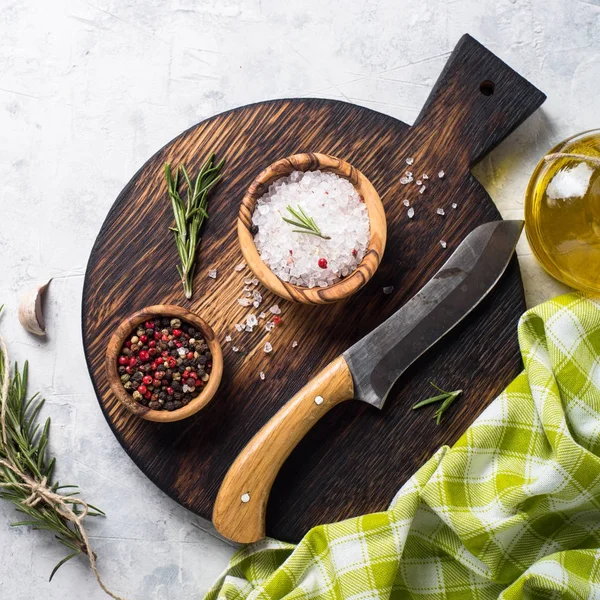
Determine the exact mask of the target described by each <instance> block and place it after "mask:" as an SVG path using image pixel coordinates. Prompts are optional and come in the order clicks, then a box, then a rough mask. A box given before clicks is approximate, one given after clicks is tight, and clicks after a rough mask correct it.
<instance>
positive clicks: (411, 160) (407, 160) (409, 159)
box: [406, 157, 415, 165]
mask: <svg viewBox="0 0 600 600" xmlns="http://www.w3.org/2000/svg"><path fill="white" fill-rule="evenodd" d="M414 162H415V159H414V158H412V157H409V158H407V159H406V164H407V165H412V164H413V163H414Z"/></svg>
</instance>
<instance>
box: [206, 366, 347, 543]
mask: <svg viewBox="0 0 600 600" xmlns="http://www.w3.org/2000/svg"><path fill="white" fill-rule="evenodd" d="M353 396H354V383H353V381H352V374H351V373H350V369H349V368H348V365H347V364H346V361H345V360H344V358H343V357H342V356H340V357H338V358H336V359H335V360H334V361H333V362H331V363H329V364H328V365H327V366H326V367H325V368H324V369H323V370H322V371H321V372H320V373H319V374H318V375H317V376H316V377H314V378H313V379H311V380H310V381H309V382H308V383H307V384H306V385H305V386H304V387H303V388H302V389H301V390H300V391H299V392H298V393H297V394H296V395H295V396H294V397H293V398H292V399H291V400H289V401H288V403H287V404H285V406H283V407H282V408H281V409H280V410H279V411H278V412H277V413H276V414H275V415H274V416H273V417H272V418H271V419H270V420H269V421H268V422H267V424H266V425H264V426H263V427H262V429H260V431H259V432H258V433H257V434H256V435H255V436H254V437H253V438H252V439H251V440H250V441H249V442H248V444H247V445H246V447H245V448H244V449H243V450H242V451H241V452H240V454H239V455H238V457H237V458H236V459H235V461H234V462H233V464H232V465H231V467H230V468H229V471H227V475H225V479H224V480H223V483H222V484H221V488H220V489H219V494H218V495H217V499H216V501H215V506H214V509H213V519H212V520H213V524H214V526H215V527H216V529H217V531H218V532H219V533H220V534H222V535H223V536H225V537H226V538H229V539H230V540H233V541H234V542H240V543H244V544H247V543H250V542H256V541H258V540H260V539H262V538H264V537H265V514H266V511H267V501H268V499H269V493H270V491H271V487H272V486H273V482H274V481H275V477H277V473H279V469H280V468H281V465H283V463H284V462H285V460H286V458H287V457H288V456H289V455H290V453H291V452H292V450H293V449H294V448H295V447H296V446H297V444H298V442H300V440H301V439H302V438H303V437H304V436H305V435H306V434H307V433H308V431H309V430H310V429H311V428H312V426H313V425H314V424H315V423H316V422H317V421H318V420H319V419H321V418H322V417H323V416H324V415H325V414H327V413H328V412H329V411H330V410H331V409H332V408H333V407H334V406H336V405H337V404H339V403H340V402H344V401H345V400H351V399H352V398H353Z"/></svg>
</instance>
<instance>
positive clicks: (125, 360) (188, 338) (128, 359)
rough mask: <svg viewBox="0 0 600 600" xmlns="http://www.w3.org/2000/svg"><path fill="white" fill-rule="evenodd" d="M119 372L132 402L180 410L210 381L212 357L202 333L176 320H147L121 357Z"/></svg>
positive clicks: (122, 351)
mask: <svg viewBox="0 0 600 600" xmlns="http://www.w3.org/2000/svg"><path fill="white" fill-rule="evenodd" d="M117 360H118V371H119V376H120V377H121V382H122V383H123V387H124V388H125V390H127V392H128V393H129V394H131V395H132V396H133V399H134V400H136V401H137V402H139V403H140V404H143V405H144V406H147V407H148V408H151V409H153V410H177V409H178V408H181V407H182V406H185V405H186V404H188V403H189V402H190V400H192V398H194V397H196V396H197V395H198V394H199V393H200V392H201V391H202V388H203V387H204V386H205V385H206V383H207V382H208V380H209V378H210V371H211V369H212V355H211V353H210V350H209V348H208V344H207V343H206V341H205V340H204V338H203V337H202V332H201V331H200V330H199V329H196V328H195V327H194V326H193V325H189V324H188V323H182V321H181V320H180V319H177V318H164V317H162V318H158V317H157V318H156V319H153V320H151V321H146V322H145V323H142V324H140V325H139V326H138V328H137V330H136V331H134V332H132V335H131V337H130V338H128V339H127V341H126V342H125V343H124V344H123V347H122V348H121V353H120V354H119V358H118V359H117Z"/></svg>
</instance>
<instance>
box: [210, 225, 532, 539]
mask: <svg viewBox="0 0 600 600" xmlns="http://www.w3.org/2000/svg"><path fill="white" fill-rule="evenodd" d="M522 228H523V222H522V221H494V222H491V223H486V224H484V225H480V226H479V227H477V228H476V229H475V230H473V231H472V232H471V233H470V234H469V235H468V236H467V237H466V238H465V239H464V240H463V242H462V243H461V244H460V245H459V247H458V248H457V249H456V251H455V252H454V253H453V254H452V256H451V257H450V258H449V259H448V261H447V262H446V263H445V264H444V266H443V267H442V268H441V269H440V270H439V271H438V272H437V273H436V274H435V275H434V276H433V278H432V279H431V280H430V281H429V282H428V283H427V284H426V285H425V286H424V287H423V288H422V289H421V290H420V291H419V292H418V293H417V294H416V296H414V297H413V298H412V299H411V300H409V301H408V302H407V303H406V304H405V305H404V306H402V307H401V308H400V309H399V310H398V311H396V312H395V313H394V314H393V315H392V316H391V317H389V318H388V319H387V320H386V321H384V322H383V323H382V324H381V325H379V326H378V327H377V328H375V329H374V330H373V331H372V332H371V333H369V334H368V335H366V336H365V337H364V338H362V339H361V340H360V341H358V342H357V343H356V344H354V345H353V346H352V347H351V348H349V349H348V350H346V351H345V352H344V353H343V354H342V355H341V356H339V357H338V358H336V359H335V360H334V361H333V362H331V363H329V365H327V366H326V367H325V368H324V369H323V370H322V371H321V372H320V373H318V374H317V375H316V377H314V378H313V379H312V380H311V381H310V382H309V383H308V384H307V385H305V386H304V387H303V388H302V389H301V390H300V391H299V392H298V393H297V394H296V395H295V396H294V397H293V398H292V399H291V400H289V401H288V403H287V404H285V405H284V406H283V407H282V408H281V409H280V410H279V411H278V412H277V413H276V414H275V415H274V416H273V417H272V418H271V419H270V420H269V421H268V422H267V424H266V425H264V426H263V427H262V428H261V429H260V431H259V432H258V433H257V434H256V435H255V436H254V437H253V438H252V439H251V440H250V442H249V443H248V444H247V445H246V447H245V448H244V449H243V450H242V451H241V453H240V454H239V455H238V457H237V458H236V459H235V461H234V462H233V464H232V465H231V467H230V469H229V471H228V472H227V474H226V475H225V478H224V480H223V482H222V484H221V488H220V489H219V493H218V495H217V499H216V501H215V505H214V509H213V523H214V525H215V527H216V529H217V531H219V533H221V534H222V535H223V536H225V537H226V538H229V539H230V540H233V541H236V542H242V543H249V542H255V541H257V540H260V539H262V538H263V537H264V536H265V513H266V508H267V501H268V498H269V493H270V491H271V487H272V485H273V482H274V481H275V477H276V476H277V473H278V472H279V469H280V468H281V466H282V465H283V463H284V462H285V460H286V458H287V457H288V456H289V455H290V453H291V452H292V450H293V449H294V448H295V447H296V445H297V444H298V442H299V441H300V440H301V439H302V438H303V437H304V436H305V435H306V433H307V432H308V431H309V430H310V429H311V427H312V426H313V425H314V424H315V423H316V422H317V421H318V420H319V419H320V418H321V417H322V416H323V415H325V414H326V413H327V412H328V411H329V410H330V409H331V408H333V407H334V406H335V405H336V404H339V403H340V402H343V401H345V400H350V399H352V398H355V399H357V400H362V401H363V402H367V403H368V404H371V405H373V406H375V407H376V408H382V407H383V405H384V403H385V400H386V398H387V396H388V394H389V392H390V390H391V388H392V386H393V385H394V383H395V382H396V380H397V379H398V378H399V377H400V375H401V374H402V373H403V372H404V371H405V370H406V369H407V368H408V367H409V366H410V365H411V364H412V363H413V362H414V361H415V360H416V359H417V358H419V356H421V355H422V354H423V353H424V352H425V351H427V350H428V349H429V348H431V346H433V345H434V344H435V343H436V342H437V341H438V340H439V339H441V338H442V337H443V336H444V335H445V334H446V333H448V331H450V330H451V329H452V328H453V327H454V326H455V325H457V324H458V323H459V322H460V321H462V320H463V319H464V317H465V316H466V315H468V314H469V313H470V312H471V311H472V310H473V309H474V308H475V307H476V306H477V305H478V304H479V303H480V302H481V300H482V299H483V298H484V297H485V296H486V295H487V294H488V292H489V291H490V290H491V289H492V288H493V287H494V285H495V284H496V283H497V281H498V280H499V279H500V277H501V276H502V273H504V271H505V269H506V267H507V265H508V263H509V261H510V259H511V257H512V255H513V252H514V249H515V246H516V244H517V240H518V239H519V236H520V234H521V230H522Z"/></svg>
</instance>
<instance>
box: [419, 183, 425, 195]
mask: <svg viewBox="0 0 600 600" xmlns="http://www.w3.org/2000/svg"><path fill="white" fill-rule="evenodd" d="M426 189H427V188H426V186H424V185H422V186H421V187H420V188H419V194H422V193H423V192H424V191H425V190H426Z"/></svg>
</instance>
